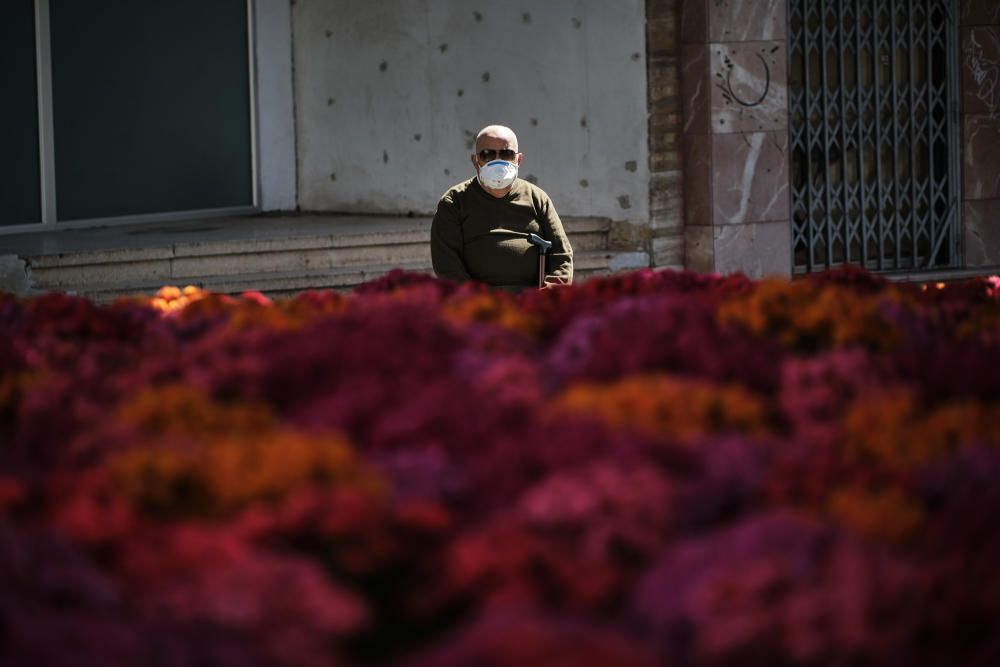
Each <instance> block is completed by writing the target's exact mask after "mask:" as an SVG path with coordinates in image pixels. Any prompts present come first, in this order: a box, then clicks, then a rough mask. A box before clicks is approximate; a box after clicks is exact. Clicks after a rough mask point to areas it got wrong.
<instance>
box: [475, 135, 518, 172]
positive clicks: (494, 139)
mask: <svg viewBox="0 0 1000 667" xmlns="http://www.w3.org/2000/svg"><path fill="white" fill-rule="evenodd" d="M522 157H523V156H522V155H521V153H518V152H517V139H516V138H514V137H504V136H500V135H490V134H486V135H483V136H481V137H479V141H477V142H476V152H475V153H474V154H473V155H472V165H473V166H474V167H475V168H476V173H477V174H478V173H479V168H480V167H481V166H483V165H484V164H486V163H487V162H492V161H493V160H506V161H507V162H513V163H514V164H517V165H519V164H521V159H522Z"/></svg>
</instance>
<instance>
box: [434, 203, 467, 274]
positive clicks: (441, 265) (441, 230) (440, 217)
mask: <svg viewBox="0 0 1000 667" xmlns="http://www.w3.org/2000/svg"><path fill="white" fill-rule="evenodd" d="M431 264H432V265H433V267H434V273H435V274H436V275H437V276H438V277H439V278H447V279H449V280H454V281H456V282H463V281H466V280H470V278H471V277H470V276H469V271H468V269H466V268H465V262H464V260H463V257H462V226H461V223H460V222H459V219H458V211H456V210H455V204H454V202H453V201H451V199H450V198H449V197H448V195H445V196H444V197H442V198H441V201H439V202H438V207H437V213H435V214H434V221H433V222H432V223H431Z"/></svg>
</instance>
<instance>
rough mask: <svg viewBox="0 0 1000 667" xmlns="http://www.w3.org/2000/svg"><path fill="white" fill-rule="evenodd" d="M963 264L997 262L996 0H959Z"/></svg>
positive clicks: (999, 26) (999, 94) (999, 113)
mask: <svg viewBox="0 0 1000 667" xmlns="http://www.w3.org/2000/svg"><path fill="white" fill-rule="evenodd" d="M959 50H960V52H959V67H960V68H961V86H962V87H961V93H962V96H961V103H962V200H963V201H962V205H963V226H964V230H965V236H964V244H963V246H964V251H965V265H966V266H967V267H969V268H978V267H992V266H1000V150H998V147H1000V4H998V3H997V0H961V6H960V11H959Z"/></svg>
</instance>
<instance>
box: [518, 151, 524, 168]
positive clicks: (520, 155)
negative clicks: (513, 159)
mask: <svg viewBox="0 0 1000 667" xmlns="http://www.w3.org/2000/svg"><path fill="white" fill-rule="evenodd" d="M523 159H524V153H518V154H517V166H519V167H520V166H521V160H523Z"/></svg>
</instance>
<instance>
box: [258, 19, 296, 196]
mask: <svg viewBox="0 0 1000 667" xmlns="http://www.w3.org/2000/svg"><path fill="white" fill-rule="evenodd" d="M252 7H253V30H254V74H255V78H254V92H255V97H256V107H255V113H256V120H257V123H256V125H257V137H256V150H257V163H258V165H259V166H258V179H259V180H258V183H257V187H258V192H257V204H258V205H259V206H260V208H261V209H262V210H264V211H293V210H295V204H296V198H295V186H296V183H295V159H296V158H295V112H294V105H293V99H294V98H293V91H292V20H291V9H290V6H289V2H288V0H253V5H252Z"/></svg>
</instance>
